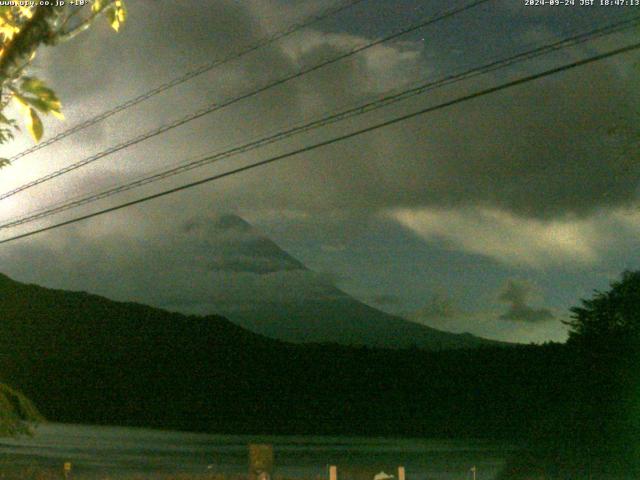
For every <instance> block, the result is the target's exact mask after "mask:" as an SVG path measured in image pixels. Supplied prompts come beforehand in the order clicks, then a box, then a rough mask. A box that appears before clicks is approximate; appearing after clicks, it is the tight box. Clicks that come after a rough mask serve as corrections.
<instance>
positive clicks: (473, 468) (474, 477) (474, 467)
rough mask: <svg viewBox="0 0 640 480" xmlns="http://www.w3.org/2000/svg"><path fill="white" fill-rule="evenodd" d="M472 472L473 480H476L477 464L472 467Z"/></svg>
mask: <svg viewBox="0 0 640 480" xmlns="http://www.w3.org/2000/svg"><path fill="white" fill-rule="evenodd" d="M471 472H473V480H476V466H475V465H474V466H473V467H471Z"/></svg>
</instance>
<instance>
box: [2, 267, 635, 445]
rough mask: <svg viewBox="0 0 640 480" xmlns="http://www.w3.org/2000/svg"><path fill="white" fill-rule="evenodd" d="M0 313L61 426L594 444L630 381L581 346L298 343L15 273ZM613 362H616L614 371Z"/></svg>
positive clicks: (23, 385)
mask: <svg viewBox="0 0 640 480" xmlns="http://www.w3.org/2000/svg"><path fill="white" fill-rule="evenodd" d="M0 312H1V313H0V351H1V352H2V362H1V369H2V370H1V374H2V380H3V381H6V382H7V383H9V384H11V385H13V386H15V387H16V388H18V389H20V390H22V391H23V392H24V393H25V394H27V395H28V396H29V397H30V398H31V399H32V400H33V401H34V402H35V403H36V405H37V406H38V407H39V408H40V409H41V410H42V412H43V413H44V415H45V416H47V417H48V418H49V419H51V420H54V421H62V422H81V423H101V424H122V425H138V426H149V427H160V428H172V429H184V430H196V431H208V432H220V433H283V434H284V433H312V434H328V433H331V434H348V435H356V434H367V435H374V434H384V435H416V436H431V437H453V436H455V437H463V436H464V437H488V438H500V439H506V440H509V441H511V442H520V441H528V440H531V439H532V438H535V439H538V440H541V441H543V442H545V441H547V440H549V439H554V440H558V439H571V438H587V437H588V438H597V437H598V435H600V433H599V432H601V431H602V428H605V427H606V426H607V422H608V421H609V419H611V418H612V417H611V415H613V410H615V408H616V406H615V405H613V404H612V403H611V402H609V401H608V399H610V397H608V396H607V395H608V393H610V392H612V391H614V392H618V391H621V390H620V388H621V385H622V384H624V381H625V380H624V379H623V380H620V378H619V377H620V375H618V374H616V373H615V372H614V373H612V372H613V370H610V369H611V368H613V369H615V368H617V367H614V366H612V367H602V368H600V369H599V370H598V368H596V367H595V366H594V365H597V360H595V362H596V363H590V362H591V360H588V359H587V360H585V358H587V357H584V356H580V348H576V347H572V346H571V345H568V346H567V345H559V344H549V345H544V346H532V345H530V346H517V347H515V346H512V347H493V346H491V347H481V348H478V349H468V350H450V351H440V352H429V351H424V350H420V349H405V350H384V349H372V348H366V347H357V348H355V347H345V346H338V345H320V344H314V345H294V344H287V343H284V342H279V341H276V340H271V339H268V338H265V337H261V336H259V335H256V334H253V333H251V332H248V331H246V330H243V329H241V328H240V327H237V326H235V325H234V324H232V323H230V322H229V321H227V320H225V319H224V318H222V317H217V316H208V317H192V316H184V315H181V314H177V313H170V312H166V311H163V310H159V309H155V308H151V307H147V306H144V305H139V304H132V303H119V302H113V301H110V300H107V299H105V298H101V297H97V296H94V295H89V294H86V293H75V292H63V291H56V290H49V289H44V288H41V287H38V286H33V285H23V284H20V283H17V282H14V281H12V280H10V279H8V278H7V277H0ZM598 355H605V353H602V352H601V353H599V354H598ZM607 355H609V356H610V357H611V356H613V357H615V351H608V353H607ZM613 357H612V358H609V359H608V361H607V363H606V365H616V360H615V358H613ZM616 358H617V357H616ZM580 359H582V360H580ZM592 360H593V359H592ZM585 362H586V363H587V364H588V365H585ZM590 369H591V370H590ZM594 369H595V370H594ZM608 369H609V370H608ZM616 372H618V371H617V370H616ZM618 373H619V372H618ZM612 377H613V380H612ZM605 381H606V383H603V382H605ZM621 382H622V383H621ZM605 407H606V409H607V411H605V413H604V414H603V415H605V416H600V417H598V414H597V411H598V409H600V411H602V409H603V408H605ZM607 412H609V413H610V414H611V415H609V414H607ZM588 415H593V418H587V417H586V416H588ZM567 419H569V420H570V421H568V420H567ZM558 441H560V440H558Z"/></svg>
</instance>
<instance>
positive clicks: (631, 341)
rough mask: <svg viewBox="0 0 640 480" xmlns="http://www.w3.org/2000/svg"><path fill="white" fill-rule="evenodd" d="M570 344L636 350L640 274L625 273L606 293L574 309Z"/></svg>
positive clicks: (594, 296)
mask: <svg viewBox="0 0 640 480" xmlns="http://www.w3.org/2000/svg"><path fill="white" fill-rule="evenodd" d="M571 313H572V320H571V321H569V322H566V323H567V324H568V325H569V326H570V327H571V332H570V334H569V343H574V344H577V343H581V344H587V345H590V346H591V347H597V346H600V347H607V348H611V347H612V346H616V347H617V346H620V344H626V345H628V346H629V347H632V348H633V347H634V346H637V345H638V344H639V343H640V342H639V340H640V271H635V272H631V271H626V272H624V273H623V274H622V279H621V280H619V281H615V282H613V283H612V284H611V289H610V290H609V291H607V292H599V291H596V292H595V294H594V295H593V297H592V298H590V299H587V300H582V305H581V306H578V307H573V308H572V309H571Z"/></svg>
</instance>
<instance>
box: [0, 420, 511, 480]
mask: <svg viewBox="0 0 640 480" xmlns="http://www.w3.org/2000/svg"><path fill="white" fill-rule="evenodd" d="M249 443H269V444H272V445H273V448H274V457H275V472H274V473H275V474H276V475H277V476H281V477H286V478H300V479H302V478H305V479H317V478H328V474H327V470H328V465H337V466H338V479H339V480H340V477H341V476H340V473H341V472H347V471H354V472H357V471H362V470H366V471H369V470H371V469H376V471H379V470H377V469H378V468H379V469H384V470H385V471H387V472H388V473H395V471H390V470H392V469H395V468H396V467H397V465H404V466H405V469H406V476H407V480H413V479H416V480H440V479H442V480H453V479H456V480H458V479H459V480H462V479H471V478H472V473H471V471H470V469H471V467H473V466H475V467H476V469H477V475H478V476H477V478H478V480H480V479H482V480H488V479H492V478H494V477H495V476H496V474H497V473H498V472H499V470H500V468H501V467H502V465H503V464H504V461H505V459H506V457H507V456H508V454H509V453H510V452H511V451H512V449H510V448H509V447H506V446H501V445H497V444H492V443H488V442H483V441H468V440H465V441H442V440H423V439H388V438H366V437H353V438H346V437H318V436H245V435H205V434H193V433H182V432H171V431H159V430H149V429H140V428H123V427H96V426H86V425H62V424H46V425H41V426H40V427H39V428H38V430H37V431H36V434H35V435H34V436H33V437H32V438H21V439H0V454H1V455H0V458H1V460H0V463H5V464H9V465H12V466H13V465H18V466H20V465H25V466H41V467H46V468H56V469H57V468H60V469H61V468H62V465H63V463H64V462H66V461H70V462H72V464H73V471H74V473H75V476H76V477H77V478H104V477H106V476H107V475H108V476H109V477H110V478H117V477H124V476H130V475H133V474H149V473H152V472H162V473H177V472H184V473H203V474H204V473H207V472H218V473H225V474H230V475H233V474H246V472H247V458H248V451H247V445H248V444H249ZM345 475H346V474H345ZM344 477H345V476H344V475H343V478H344Z"/></svg>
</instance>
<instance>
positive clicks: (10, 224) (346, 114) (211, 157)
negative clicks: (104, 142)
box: [0, 0, 640, 243]
mask: <svg viewBox="0 0 640 480" xmlns="http://www.w3.org/2000/svg"><path fill="white" fill-rule="evenodd" d="M363 1H365V0H351V1H346V2H342V3H340V4H338V5H336V6H331V7H329V8H327V9H325V10H323V11H321V12H319V13H316V14H314V15H312V16H309V17H307V18H305V19H303V20H302V21H300V22H297V23H295V24H293V25H290V26H289V27H287V28H285V29H284V30H282V31H279V32H277V33H275V34H272V35H269V36H267V37H265V38H263V39H261V40H260V41H258V42H256V43H254V44H251V45H248V46H246V47H244V48H242V49H241V50H239V51H237V52H234V53H233V54H231V55H229V56H227V57H225V58H223V59H219V60H215V61H213V62H211V63H209V64H206V65H203V66H200V67H198V68H196V69H194V70H191V71H189V72H187V73H185V74H183V75H181V76H179V77H177V78H175V79H173V80H170V81H168V82H166V83H164V84H163V85H160V86H158V87H156V88H154V89H152V90H149V91H148V92H146V93H144V94H142V95H140V96H138V97H135V98H133V99H130V100H128V101H126V102H124V103H121V104H119V105H118V106H116V107H114V108H112V109H110V110H107V111H105V112H102V113H100V114H98V115H96V116H94V117H92V118H89V119H87V120H85V121H83V122H81V123H79V124H77V125H75V126H73V127H71V128H69V129H68V130H65V131H63V132H62V133H60V134H58V135H56V136H54V137H52V138H50V139H49V140H47V141H44V142H42V143H40V144H37V145H35V146H33V147H31V148H29V149H27V150H24V151H22V152H20V153H18V154H17V155H14V156H13V157H12V158H11V159H10V160H11V161H12V162H15V161H17V160H19V159H21V158H23V157H25V156H27V155H29V154H31V153H34V152H36V151H38V150H41V149H43V148H46V147H48V146H50V145H53V144H55V143H57V142H59V141H60V140H62V139H64V138H67V137H69V136H71V135H73V134H75V133H77V132H80V131H82V130H84V129H86V128H88V127H90V126H93V125H96V124H97V123H99V122H101V121H103V120H105V119H107V118H109V117H111V116H113V115H115V114H117V113H119V112H122V111H124V110H127V109H128V108H131V107H133V106H134V105H137V104H140V103H142V102H144V101H147V100H149V99H151V98H153V97H154V96H156V95H158V94H160V93H162V92H164V91H167V90H169V89H171V88H173V87H176V86H178V85H180V84H183V83H185V82H187V81H189V80H191V79H193V78H195V77H197V76H199V75H203V74H204V73H207V72H209V71H211V70H213V69H215V68H216V67H219V66H221V65H224V64H226V63H228V62H230V61H233V60H236V59H239V58H241V57H243V56H245V55H247V54H249V53H251V52H254V51H256V50H259V49H261V48H263V47H265V46H268V45H270V44H272V43H274V42H277V41H279V40H281V39H283V38H285V37H287V36H289V35H292V34H293V33H295V32H298V31H300V30H302V29H304V28H307V27H309V26H311V25H313V24H315V23H317V22H320V21H322V20H324V19H326V18H328V17H330V16H332V15H336V14H338V13H340V12H343V11H344V10H346V9H348V8H351V7H353V6H354V5H356V4H358V3H361V2H363ZM491 1H492V0H476V1H474V2H471V3H469V4H466V5H464V6H461V7H455V8H451V9H448V10H445V11H442V12H440V13H438V14H437V15H434V16H431V17H429V18H426V19H421V20H420V21H418V22H416V23H413V24H411V25H409V26H407V27H405V28H403V29H400V30H398V31H396V32H393V33H392V34H389V35H386V36H384V37H382V38H378V39H375V40H373V41H370V42H367V43H364V44H361V45H358V46H356V47H353V48H351V49H350V50H348V51H346V52H341V53H339V54H336V55H334V56H333V57H331V58H328V59H325V60H323V61H321V62H319V63H316V64H314V65H311V66H306V67H303V68H301V69H299V70H297V71H294V72H293V73H290V74H288V75H285V76H283V77H280V78H278V79H276V80H272V81H269V82H266V83H265V84H263V85H260V86H258V87H254V88H252V89H249V90H247V91H245V92H242V93H240V94H239V95H235V96H232V97H230V98H228V99H225V100H223V101H221V102H218V103H214V104H211V105H208V106H206V107H204V108H201V109H199V110H196V111H194V112H192V113H190V114H188V115H186V116H184V117H183V118H181V119H178V120H175V121H173V122H171V123H168V124H165V125H162V126H159V127H157V128H154V129H152V130H150V131H148V132H146V133H144V134H142V135H138V136H136V137H133V138H131V139H129V140H127V141H124V142H122V143H119V144H117V145H114V146H111V147H109V148H107V149H105V150H102V151H101V152H99V153H97V154H94V155H91V156H89V157H87V158H84V159H82V160H79V161H77V162H74V163H72V164H69V165H68V166H66V167H64V168H62V169H59V170H56V171H54V172H52V173H49V174H47V175H44V176H42V177H39V178H37V179H35V180H32V181H30V182H28V183H25V184H23V185H21V186H19V187H17V188H14V189H12V190H10V191H7V192H2V193H0V201H3V200H5V199H7V198H9V197H12V196H14V195H17V194H19V193H21V192H24V191H26V190H29V189H30V188H33V187H35V186H37V185H41V184H43V183H46V182H48V181H51V180H53V179H55V178H58V177H61V176H63V175H66V174H68V173H70V172H72V171H74V170H77V169H80V168H82V167H85V166H87V165H89V164H91V163H94V162H96V161H98V160H100V159H102V158H104V157H106V156H108V155H111V154H114V153H116V152H119V151H121V150H124V149H126V148H129V147H131V146H133V145H137V144H139V143H141V142H144V141H145V140H148V139H150V138H153V137H156V136H159V135H161V134H163V133H165V132H168V131H170V130H173V129H175V128H177V127H180V126H182V125H185V124H188V123H189V122H192V121H194V120H196V119H198V118H201V117H203V116H205V115H209V114H211V113H214V112H217V111H220V110H222V109H225V108H227V107H229V106H231V105H234V104H237V103H239V102H241V101H243V100H245V99H249V98H251V97H255V96H257V95H259V94H261V93H264V92H267V91H269V90H271V89H273V88H275V87H278V86H280V85H283V84H286V83H287V82H290V81H293V80H295V79H297V78H300V77H303V76H305V75H308V74H310V73H312V72H315V71H317V70H320V69H322V68H324V67H326V66H328V65H331V64H335V63H337V62H340V61H342V60H344V59H346V58H349V57H352V56H354V55H357V54H358V53H360V52H363V51H365V50H368V49H371V48H373V47H375V46H377V45H381V44H383V43H386V42H389V41H391V40H394V39H396V38H399V37H401V36H403V35H407V34H409V33H411V32H415V31H418V30H420V29H423V28H426V27H428V26H429V25H432V24H435V23H438V22H442V21H445V20H447V19H451V18H453V17H455V16H457V15H460V14H461V13H463V12H466V11H469V10H471V9H474V8H477V7H479V6H481V5H483V4H486V3H489V2H491ZM638 25H640V16H635V17H631V18H628V19H625V20H622V21H618V22H613V23H610V24H608V25H604V26H601V27H598V28H595V29H592V30H589V31H586V32H579V33H576V34H575V35H572V36H568V37H566V38H563V39H561V40H557V41H554V42H549V43H546V44H542V45H537V46H533V47H532V48H530V49H526V50H523V51H521V52H519V53H517V54H514V55H510V56H508V57H505V58H497V59H495V60H493V61H491V62H489V63H487V64H485V65H482V66H480V67H475V68H471V69H469V70H466V71H463V72H460V73H456V74H451V75H446V76H442V77H440V78H425V79H423V80H421V81H418V82H414V83H413V84H412V85H411V86H409V87H405V88H403V89H396V90H392V91H389V92H386V93H385V94H383V95H378V96H377V97H374V98H370V99H368V100H366V101H363V102H361V103H360V104H357V105H352V106H348V107H343V108H342V109H338V110H336V111H333V112H331V113H329V114H325V115H324V116H321V117H319V118H317V119H315V120H312V121H310V122H306V123H301V124H299V125H294V126H291V127H290V128H287V129H284V130H278V131H275V132H273V133H272V134H269V135H266V136H263V137H260V138H256V139H254V140H251V141H249V142H246V143H243V144H240V145H236V146H234V147H232V148H228V149H225V150H222V151H219V152H215V153H211V154H208V155H205V156H203V157H201V158H197V159H195V160H190V161H186V162H183V163H181V164H177V165H174V166H171V167H169V168H166V169H163V170H160V171H157V172H155V173H153V174H149V175H146V176H144V177H141V178H137V179H135V180H133V181H129V182H127V183H123V184H121V185H118V186H116V187H112V188H109V189H106V190H104V191H100V192H95V193H91V194H88V195H84V196H79V197H76V198H73V199H67V200H65V201H62V202H59V203H57V204H54V205H50V206H47V207H44V208H41V209H38V210H34V211H32V212H31V213H29V214H27V215H24V216H21V217H17V218H14V219H11V220H8V221H5V222H3V223H2V224H0V230H8V229H12V228H16V227H18V226H21V225H24V224H28V223H31V222H35V221H37V220H41V219H46V218H48V217H51V216H53V215H56V214H58V213H61V212H64V211H67V210H70V209H74V208H78V207H80V206H83V205H88V204H91V203H94V202H97V201H99V200H102V199H105V198H108V197H111V196H114V195H117V194H120V193H122V192H125V191H129V190H133V189H135V188H139V187H142V186H143V185H148V184H151V183H154V182H158V181H160V180H163V179H166V178H170V177H173V176H175V175H178V174H181V173H184V172H187V171H190V170H194V169H196V168H200V167H203V166H205V165H209V164H212V163H213V162H216V161H219V160H222V159H226V158H230V157H233V156H237V155H240V154H243V153H246V152H249V151H252V150H256V149H259V148H261V147H264V146H266V145H270V144H273V143H276V142H280V141H282V140H284V139H287V138H290V137H293V136H295V135H300V134H302V133H305V132H309V131H312V130H315V129H319V128H321V127H325V126H328V125H331V124H335V123H337V122H341V121H344V120H346V119H349V118H354V117H358V116H361V115H363V114H365V113H367V112H371V111H375V110H378V109H381V108H383V107H387V106H389V105H393V104H395V103H398V102H401V101H404V100H407V99H409V98H412V97H415V96H418V95H422V94H424V93H426V92H428V91H430V90H433V89H436V88H441V87H443V86H446V85H451V84H454V83H456V82H461V81H463V80H467V79H469V78H472V77H476V76H479V75H483V74H486V73H489V72H493V71H496V70H499V69H504V68H506V67H509V66H511V65H514V64H517V63H521V62H526V61H529V60H531V59H533V58H536V57H540V56H542V55H547V54H549V53H551V52H555V51H558V50H561V49H565V48H569V47H573V46H575V45H578V44H581V43H584V42H587V41H591V40H594V39H596V38H600V37H603V36H606V35H612V34H614V33H618V32H623V31H626V30H629V29H631V28H635V27H637V26H638ZM639 48H640V43H633V44H629V45H626V46H623V47H620V48H617V49H614V50H610V51H608V52H605V53H601V54H598V55H593V56H590V57H587V58H584V59H582V60H578V61H574V62H571V63H566V64H563V65H560V66H557V67H554V68H551V69H547V70H544V71H542V72H538V73H535V74H530V75H524V76H521V77H519V78H516V79H514V80H510V81H507V82H504V83H501V84H498V85H495V86H492V87H489V88H484V89H481V90H478V91H475V92H472V93H468V94H465V95H460V96H458V97H456V98H453V99H451V100H447V101H444V102H441V103H437V104H435V105H431V106H428V107H424V108H420V109H417V110H414V111H410V112H407V113H404V114H401V115H397V116H395V117H392V118H390V119H387V120H384V121H380V122H377V123H373V124H370V125H367V126H364V127H361V128H358V129H355V130H353V131H351V132H348V133H344V134H341V135H337V136H333V137H331V138H329V139H326V140H323V141H319V142H315V143H311V144H309V145H306V146H304V147H301V148H297V149H294V150H290V151H288V152H285V153H281V154H278V155H274V156H270V157H268V158H264V159H262V160H259V161H255V162H253V163H250V164H248V165H243V166H240V167H237V168H233V169H230V170H227V171H224V172H222V173H218V174H215V175H211V176H207V177H205V178H201V179H198V180H195V181H192V182H189V183H186V184H183V185H180V186H177V187H173V188H169V189H166V190H162V191H160V192H158V193H154V194H151V195H146V196H142V197H140V198H137V199H134V200H131V201H127V202H123V203H120V204H117V205H113V206H110V207H107V208H103V209H100V210H97V211H94V212H92V213H88V214H84V215H79V216H76V217H74V218H71V219H68V220H65V221H60V222H57V223H53V224H51V225H48V226H45V227H42V228H36V229H33V230H30V231H27V232H25V233H20V234H16V235H13V236H9V237H6V238H4V239H2V240H0V243H7V242H11V241H15V240H18V239H21V238H25V237H29V236H32V235H35V234H37V233H41V232H45V231H48V230H52V229H55V228H60V227H62V226H65V225H69V224H72V223H76V222H79V221H82V220H86V219H89V218H92V217H96V216H98V215H103V214H106V213H109V212H113V211H116V210H120V209H123V208H127V207H129V206H132V205H136V204H140V203H143V202H147V201H150V200H153V199H155V198H159V197H163V196H166V195H169V194H172V193H175V192H178V191H181V190H186V189H189V188H193V187H195V186H198V185H202V184H204V183H209V182H212V181H215V180H219V179H222V178H225V177H229V176H232V175H236V174H239V173H242V172H245V171H247V170H251V169H255V168H258V167H260V166H263V165H267V164H271V163H274V162H277V161H280V160H283V159H285V158H290V157H293V156H296V155H300V154H303V153H306V152H309V151H312V150H315V149H319V148H322V147H325V146H328V145H331V144H335V143H338V142H342V141H345V140H347V139H350V138H354V137H357V136H359V135H363V134H365V133H367V132H371V131H374V130H378V129H381V128H384V127H387V126H390V125H393V124H396V123H399V122H403V121H406V120H409V119H411V118H415V117H418V116H421V115H426V114H428V113H431V112H435V111H437V110H441V109H444V108H447V107H450V106H453V105H457V104H460V103H463V102H467V101H470V100H472V99H475V98H479V97H483V96H486V95H490V94H492V93H495V92H498V91H501V90H506V89H509V88H512V87H515V86H518V85H522V84H524V83H528V82H533V81H536V80H538V79H541V78H543V77H549V76H552V75H556V74H559V73H561V72H564V71H567V70H571V69H575V68H579V67H581V66H584V65H587V64H590V63H594V62H598V61H601V60H604V59H606V58H611V57H613V56H616V55H621V54H623V53H627V52H631V51H633V50H637V49H639Z"/></svg>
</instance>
